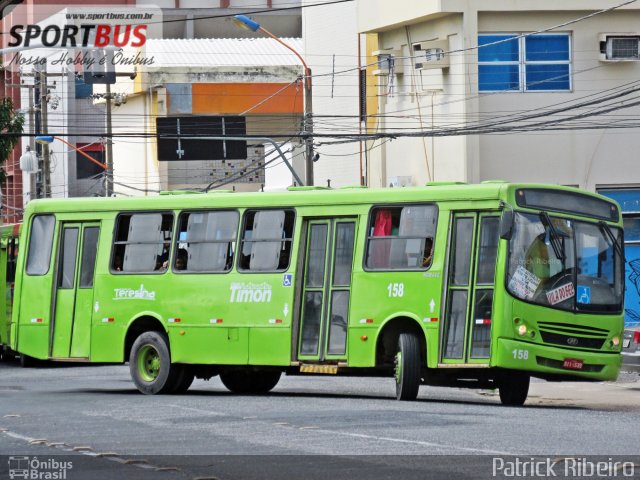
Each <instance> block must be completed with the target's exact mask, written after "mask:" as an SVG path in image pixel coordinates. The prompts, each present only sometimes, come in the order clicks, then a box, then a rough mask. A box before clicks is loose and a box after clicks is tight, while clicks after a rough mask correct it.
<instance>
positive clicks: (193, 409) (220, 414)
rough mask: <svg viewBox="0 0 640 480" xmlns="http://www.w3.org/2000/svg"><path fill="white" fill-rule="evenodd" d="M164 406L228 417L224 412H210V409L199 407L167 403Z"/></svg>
mask: <svg viewBox="0 0 640 480" xmlns="http://www.w3.org/2000/svg"><path fill="white" fill-rule="evenodd" d="M166 406H167V407H172V408H179V409H180V410H187V411H190V412H196V413H204V414H206V415H212V416H214V417H228V416H229V415H227V414H226V413H220V412H212V411H211V410H203V409H201V408H193V407H183V406H182V405H172V404H169V403H168V404H167V405H166Z"/></svg>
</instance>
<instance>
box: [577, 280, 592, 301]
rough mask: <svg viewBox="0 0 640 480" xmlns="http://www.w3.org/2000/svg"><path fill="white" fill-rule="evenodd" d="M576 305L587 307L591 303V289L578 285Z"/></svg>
mask: <svg viewBox="0 0 640 480" xmlns="http://www.w3.org/2000/svg"><path fill="white" fill-rule="evenodd" d="M578 303H582V304H583V305H589V304H590V303H591V287H587V286H585V285H578Z"/></svg>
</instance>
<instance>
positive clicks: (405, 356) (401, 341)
mask: <svg viewBox="0 0 640 480" xmlns="http://www.w3.org/2000/svg"><path fill="white" fill-rule="evenodd" d="M394 363H395V368H394V374H395V375H394V376H395V380H396V399H397V400H415V399H416V398H417V397H418V389H419V388H420V380H421V378H420V346H419V343H418V337H417V336H416V335H415V334H413V333H401V334H400V336H399V337H398V349H397V352H396V357H395V361H394Z"/></svg>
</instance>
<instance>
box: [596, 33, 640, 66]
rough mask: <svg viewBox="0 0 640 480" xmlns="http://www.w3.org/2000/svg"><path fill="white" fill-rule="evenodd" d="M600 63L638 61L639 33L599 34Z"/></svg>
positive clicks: (639, 48) (639, 57)
mask: <svg viewBox="0 0 640 480" xmlns="http://www.w3.org/2000/svg"><path fill="white" fill-rule="evenodd" d="M599 40H600V61H601V62H637V61H640V33H601V34H600V35H599Z"/></svg>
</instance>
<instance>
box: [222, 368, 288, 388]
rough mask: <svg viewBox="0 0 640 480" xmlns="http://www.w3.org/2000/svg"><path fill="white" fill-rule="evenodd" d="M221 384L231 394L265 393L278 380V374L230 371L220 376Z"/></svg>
mask: <svg viewBox="0 0 640 480" xmlns="http://www.w3.org/2000/svg"><path fill="white" fill-rule="evenodd" d="M220 380H221V381H222V384H223V385H224V386H225V387H227V388H228V389H229V391H231V392H233V393H239V394H246V393H267V392H270V391H271V390H272V389H273V388H274V387H275V386H276V385H277V384H278V381H279V380H280V372H271V371H252V370H232V371H229V372H222V373H221V374H220Z"/></svg>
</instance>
